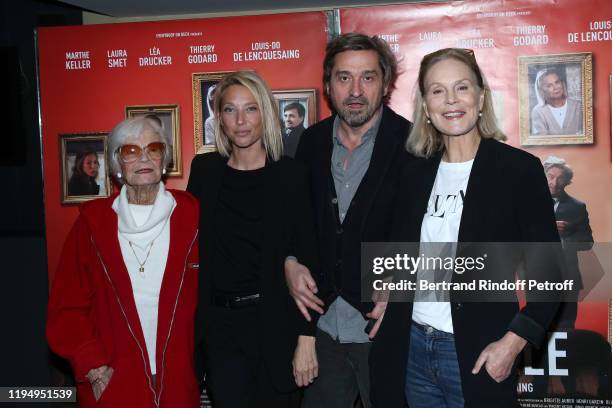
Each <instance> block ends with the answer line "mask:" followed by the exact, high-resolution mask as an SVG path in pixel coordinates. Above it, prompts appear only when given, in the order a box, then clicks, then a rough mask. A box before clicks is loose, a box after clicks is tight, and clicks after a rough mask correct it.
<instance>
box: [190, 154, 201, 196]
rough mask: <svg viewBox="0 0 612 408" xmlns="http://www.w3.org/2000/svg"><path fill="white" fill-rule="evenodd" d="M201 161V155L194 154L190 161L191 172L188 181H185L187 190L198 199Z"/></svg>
mask: <svg viewBox="0 0 612 408" xmlns="http://www.w3.org/2000/svg"><path fill="white" fill-rule="evenodd" d="M201 163H202V157H201V155H198V154H197V155H195V157H194V158H193V160H192V161H191V172H190V173H189V181H187V191H188V192H189V193H191V194H192V195H193V196H194V197H195V198H197V199H198V200H199V199H200V177H201V174H202V164H201Z"/></svg>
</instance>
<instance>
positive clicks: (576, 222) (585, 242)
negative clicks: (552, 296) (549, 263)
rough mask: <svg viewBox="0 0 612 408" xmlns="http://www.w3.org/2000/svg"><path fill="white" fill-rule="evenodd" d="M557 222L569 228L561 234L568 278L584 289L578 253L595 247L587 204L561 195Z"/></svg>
mask: <svg viewBox="0 0 612 408" xmlns="http://www.w3.org/2000/svg"><path fill="white" fill-rule="evenodd" d="M555 217H556V218H557V221H566V222H567V227H566V229H565V231H564V232H563V233H562V234H561V239H562V240H563V247H564V251H563V252H564V253H565V260H566V262H567V269H568V277H569V278H570V279H575V280H576V281H577V282H579V285H578V286H577V287H578V288H579V289H580V288H582V286H583V285H582V276H581V274H580V269H579V267H578V251H588V250H589V249H591V248H592V247H593V231H592V230H591V224H590V223H589V213H588V212H587V209H586V204H585V203H583V202H582V201H580V200H576V199H575V198H574V197H572V196H570V195H569V194H567V193H566V192H565V191H564V192H562V193H561V194H560V195H559V205H557V209H556V210H555Z"/></svg>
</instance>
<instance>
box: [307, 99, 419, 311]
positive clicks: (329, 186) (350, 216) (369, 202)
mask: <svg viewBox="0 0 612 408" xmlns="http://www.w3.org/2000/svg"><path fill="white" fill-rule="evenodd" d="M334 118H335V115H332V116H331V117H329V118H327V119H325V120H323V121H321V122H319V123H317V124H316V125H313V126H311V127H309V128H308V129H306V131H305V132H304V134H303V135H302V138H301V140H300V144H299V146H298V150H297V153H296V156H295V158H296V159H297V160H298V161H302V162H304V163H306V165H307V166H308V168H309V170H310V185H311V190H312V191H311V194H312V199H313V207H314V212H315V220H316V222H315V223H316V227H317V236H318V239H319V254H320V268H319V269H320V275H319V276H317V277H316V278H318V282H319V284H318V286H319V293H318V295H319V297H321V298H322V299H323V300H324V301H325V304H326V305H327V306H329V305H330V304H331V303H332V302H333V300H334V299H335V298H336V297H337V296H338V295H340V296H342V297H343V298H344V299H345V300H346V301H348V302H349V303H350V304H351V305H352V306H353V307H355V308H356V309H357V310H359V311H360V312H361V313H362V314H365V313H367V312H369V311H371V310H372V302H371V301H369V302H361V283H362V282H361V276H360V275H361V269H360V268H361V266H360V262H361V255H360V253H361V243H362V242H377V241H386V240H387V238H388V236H389V232H390V229H391V216H392V209H393V203H394V199H395V196H396V193H397V187H398V182H399V176H400V171H401V168H402V166H403V165H404V164H405V163H406V162H407V161H409V160H410V159H411V157H412V156H411V155H409V154H408V153H407V151H406V149H405V146H404V145H405V142H406V138H407V136H408V133H409V132H410V128H411V126H412V125H411V123H410V122H408V121H407V120H406V119H404V118H403V117H401V116H399V115H398V114H396V113H395V112H393V111H392V110H391V109H390V108H388V107H386V106H384V107H383V111H382V118H381V121H380V126H379V129H378V133H377V135H376V139H375V142H374V150H373V152H372V158H371V160H370V166H369V168H368V170H367V172H366V174H365V175H364V177H363V180H362V181H361V183H360V185H359V188H358V189H357V192H356V193H355V196H354V197H353V200H352V201H351V204H350V208H349V210H348V212H347V214H346V216H345V218H344V222H343V223H342V224H341V223H340V221H339V218H338V211H337V208H336V205H337V199H336V192H335V187H334V180H333V177H332V174H331V157H332V150H333V143H334V142H333V136H332V133H333V124H334ZM298 261H299V260H298Z"/></svg>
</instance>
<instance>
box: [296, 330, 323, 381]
mask: <svg viewBox="0 0 612 408" xmlns="http://www.w3.org/2000/svg"><path fill="white" fill-rule="evenodd" d="M318 376H319V363H318V361H317V352H316V350H315V338H314V337H312V336H299V337H298V343H297V347H296V348H295V354H294V355H293V377H294V378H295V383H296V384H297V386H298V387H306V386H307V385H309V384H310V383H311V382H313V381H314V379H315V378H316V377H318Z"/></svg>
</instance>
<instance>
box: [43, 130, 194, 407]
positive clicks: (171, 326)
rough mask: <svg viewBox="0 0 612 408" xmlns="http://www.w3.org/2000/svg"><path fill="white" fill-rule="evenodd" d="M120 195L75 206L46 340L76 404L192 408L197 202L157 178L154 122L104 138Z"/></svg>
mask: <svg viewBox="0 0 612 408" xmlns="http://www.w3.org/2000/svg"><path fill="white" fill-rule="evenodd" d="M108 151H109V158H108V159H109V166H110V169H111V172H112V173H113V175H114V176H115V178H116V179H117V180H118V181H119V182H120V183H122V184H123V186H122V188H121V191H120V193H119V194H115V195H114V196H112V197H110V198H104V199H99V200H94V201H90V202H88V203H86V204H84V205H83V206H82V207H81V209H80V215H79V217H78V219H77V220H76V222H75V224H74V226H73V228H72V230H71V231H70V234H69V236H68V238H67V240H66V243H65V245H64V249H63V252H62V256H61V259H60V263H59V267H58V269H57V273H56V275H55V279H54V282H53V287H52V290H51V295H50V300H49V315H48V323H47V338H48V341H49V345H50V346H51V349H52V350H53V351H55V352H56V353H57V354H59V355H60V356H62V357H64V358H66V359H68V360H69V361H70V363H71V365H72V368H73V370H74V374H75V377H76V381H77V389H78V398H79V402H80V406H81V407H89V406H100V407H103V406H108V407H153V406H156V407H170V406H172V407H190V406H191V407H196V406H198V405H199V390H198V384H197V381H196V377H195V372H194V367H193V338H194V334H193V330H194V328H193V327H194V323H193V321H194V314H195V305H196V297H197V295H196V292H197V276H198V273H197V267H198V264H197V254H198V250H197V235H198V230H197V223H198V216H199V205H198V203H197V201H196V200H195V199H194V198H193V197H192V196H191V195H189V194H188V193H185V192H181V191H173V190H167V189H166V188H165V187H164V183H163V182H162V181H161V178H162V175H163V174H164V173H165V169H166V166H167V165H168V163H169V162H170V158H171V157H172V154H171V153H172V152H171V144H170V143H169V141H168V140H165V139H164V132H162V129H161V127H160V125H159V123H158V122H156V121H155V120H152V119H150V118H135V119H128V120H125V121H123V122H121V123H120V124H118V125H117V126H116V127H115V129H114V130H113V131H112V132H111V134H110V135H109V141H108Z"/></svg>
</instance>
